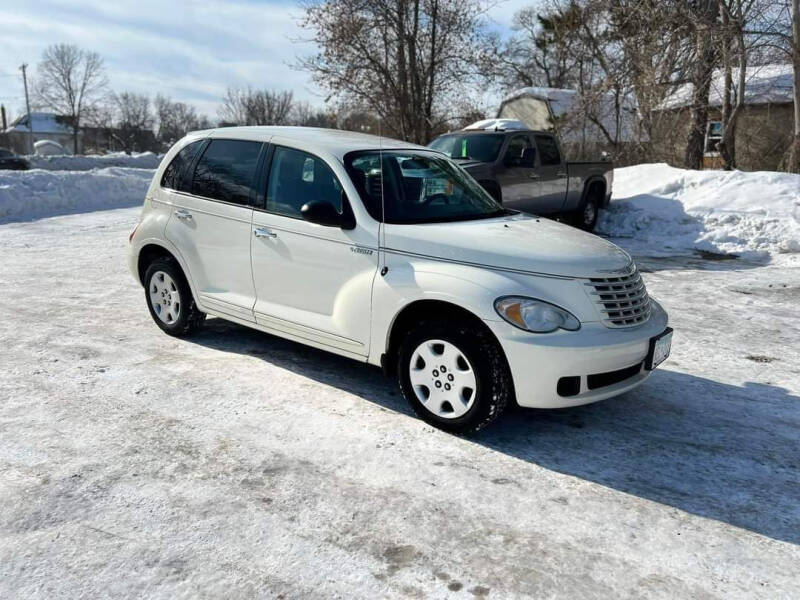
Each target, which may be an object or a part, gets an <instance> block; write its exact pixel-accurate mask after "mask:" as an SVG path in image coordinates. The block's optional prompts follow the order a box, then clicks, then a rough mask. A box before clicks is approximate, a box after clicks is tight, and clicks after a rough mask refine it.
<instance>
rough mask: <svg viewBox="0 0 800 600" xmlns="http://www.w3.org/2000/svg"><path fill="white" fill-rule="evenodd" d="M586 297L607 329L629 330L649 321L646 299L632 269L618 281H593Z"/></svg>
mask: <svg viewBox="0 0 800 600" xmlns="http://www.w3.org/2000/svg"><path fill="white" fill-rule="evenodd" d="M586 285H587V286H589V290H590V291H589V296H591V298H592V300H594V302H595V305H596V306H597V308H598V310H599V311H600V316H601V318H602V319H603V323H604V324H605V325H606V326H607V327H632V326H634V325H639V324H640V323H644V322H645V321H647V319H649V318H650V298H649V297H648V295H647V290H646V289H645V287H644V281H643V280H642V276H641V275H640V274H639V271H638V270H637V269H636V267H633V270H632V271H631V272H630V273H629V274H628V275H623V276H620V277H594V278H592V279H590V280H589V283H587V284H586Z"/></svg>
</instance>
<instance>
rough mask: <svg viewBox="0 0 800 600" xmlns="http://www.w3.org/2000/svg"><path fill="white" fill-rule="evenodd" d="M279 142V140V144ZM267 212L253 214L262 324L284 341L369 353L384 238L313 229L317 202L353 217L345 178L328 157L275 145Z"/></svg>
mask: <svg viewBox="0 0 800 600" xmlns="http://www.w3.org/2000/svg"><path fill="white" fill-rule="evenodd" d="M273 141H275V140H273ZM266 164H267V166H266V169H267V173H268V176H267V183H266V197H265V202H264V205H263V206H262V207H260V208H256V210H255V211H254V213H253V222H252V231H251V240H250V241H251V262H252V269H253V282H254V284H255V289H256V302H255V306H254V312H255V318H256V322H257V323H258V324H259V325H262V326H264V327H266V328H269V329H272V330H274V331H276V332H278V333H280V334H281V335H284V336H289V337H294V338H297V339H299V340H301V341H305V342H311V343H314V344H315V345H320V346H327V347H332V348H336V349H339V350H340V351H344V353H347V354H352V355H354V356H360V357H365V356H367V354H368V353H369V332H370V310H371V289H372V281H373V278H374V277H375V273H376V271H377V268H378V251H377V245H378V243H377V230H376V231H375V232H374V233H373V232H371V231H368V230H366V229H364V228H363V227H362V226H359V225H358V224H357V225H356V227H355V229H351V230H344V229H340V228H339V227H327V226H324V225H318V224H315V223H310V222H308V221H306V220H304V219H303V218H302V216H301V214H300V209H301V207H302V206H303V205H304V204H305V203H307V202H311V201H312V200H317V201H322V202H329V203H331V204H333V205H334V207H335V208H336V209H337V210H338V211H339V212H342V211H345V210H348V209H349V206H348V205H347V203H348V199H347V196H346V194H345V193H344V192H343V189H342V185H341V183H340V180H339V178H338V177H337V175H336V174H335V172H334V171H333V169H332V168H331V167H330V166H329V165H328V164H327V163H326V161H325V160H323V159H322V158H321V157H319V156H316V155H314V154H311V153H309V152H305V151H303V150H300V149H297V148H293V147H289V146H288V145H287V146H283V145H273V146H272V147H271V149H270V154H269V156H268V158H267V161H266Z"/></svg>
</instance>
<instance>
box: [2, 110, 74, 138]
mask: <svg viewBox="0 0 800 600" xmlns="http://www.w3.org/2000/svg"><path fill="white" fill-rule="evenodd" d="M65 119H66V117H60V116H59V115H56V114H55V113H48V112H32V113H31V121H33V132H34V133H64V134H67V135H72V128H71V127H70V126H69V125H68V124H67V122H66V121H65ZM15 131H17V132H26V133H27V132H28V131H30V126H29V123H28V115H27V113H26V114H24V115H22V116H21V117H18V118H16V119H14V121H13V122H12V123H11V125H10V126H9V127H8V129H6V133H11V132H15Z"/></svg>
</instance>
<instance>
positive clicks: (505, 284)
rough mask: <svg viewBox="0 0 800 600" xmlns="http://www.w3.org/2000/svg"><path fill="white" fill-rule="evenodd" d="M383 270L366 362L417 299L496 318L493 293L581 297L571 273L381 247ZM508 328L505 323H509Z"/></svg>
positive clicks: (588, 310)
mask: <svg viewBox="0 0 800 600" xmlns="http://www.w3.org/2000/svg"><path fill="white" fill-rule="evenodd" d="M385 269H386V272H385V274H384V275H383V276H381V275H378V276H377V277H376V278H375V282H374V285H373V293H372V332H371V343H370V355H369V358H368V362H370V363H371V364H375V365H379V364H380V357H381V355H382V354H383V353H384V352H386V351H387V349H388V348H389V342H390V336H391V332H392V327H393V326H394V323H395V321H396V319H397V317H398V315H399V314H400V313H401V312H402V311H403V310H404V309H405V308H407V307H408V306H410V305H411V304H413V303H415V302H418V301H420V300H438V301H440V302H447V303H449V304H453V305H455V306H457V307H459V308H461V309H463V310H466V311H468V312H469V313H471V314H473V315H475V316H476V317H477V318H479V319H481V320H483V321H502V319H501V318H500V316H499V315H498V314H497V312H495V309H494V303H495V300H497V298H499V297H502V296H508V295H523V296H529V297H536V298H539V299H542V300H545V301H547V302H551V303H555V304H559V305H563V304H564V302H563V300H564V298H568V297H573V298H575V297H576V292H578V293H579V294H578V295H577V297H578V298H581V299H582V297H583V296H585V293H584V292H583V289H582V288H583V285H582V284H581V283H580V282H579V281H577V280H575V279H571V278H563V277H552V278H551V277H546V276H536V277H534V276H531V275H525V274H520V273H512V272H507V271H503V270H499V269H491V268H486V267H481V266H473V265H465V264H459V263H453V262H448V261H442V260H437V259H428V258H417V257H410V256H406V255H402V254H401V253H392V252H387V253H386V258H385ZM567 308H568V309H572V310H574V311H575V315H576V317H578V319H587V318H588V319H591V318H592V317H593V316H594V313H593V312H592V307H591V306H590V304H588V298H586V301H585V302H583V303H582V304H581V306H580V307H579V308H580V310H575V308H574V307H567ZM509 327H511V326H510V325H509Z"/></svg>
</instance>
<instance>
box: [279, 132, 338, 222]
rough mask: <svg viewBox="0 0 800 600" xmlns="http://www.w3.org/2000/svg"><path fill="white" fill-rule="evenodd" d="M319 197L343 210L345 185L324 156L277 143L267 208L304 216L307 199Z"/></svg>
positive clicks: (286, 213) (308, 200) (295, 215)
mask: <svg viewBox="0 0 800 600" xmlns="http://www.w3.org/2000/svg"><path fill="white" fill-rule="evenodd" d="M312 200H318V201H320V202H327V203H329V204H332V205H333V206H334V207H335V208H336V210H338V211H339V212H342V185H341V184H340V183H339V180H338V179H337V178H336V175H334V174H333V171H332V170H331V168H330V167H329V166H328V165H327V164H326V163H325V161H324V160H322V159H321V158H319V157H317V156H314V155H312V154H308V153H307V152H302V151H301V150H295V149H293V148H284V147H282V146H277V147H276V148H275V154H274V155H273V157H272V164H271V166H270V170H269V185H268V186H267V211H268V212H271V213H276V214H279V215H284V216H287V217H294V218H302V217H301V215H300V209H301V208H302V207H303V205H304V204H305V203H306V202H311V201H312Z"/></svg>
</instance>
